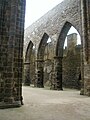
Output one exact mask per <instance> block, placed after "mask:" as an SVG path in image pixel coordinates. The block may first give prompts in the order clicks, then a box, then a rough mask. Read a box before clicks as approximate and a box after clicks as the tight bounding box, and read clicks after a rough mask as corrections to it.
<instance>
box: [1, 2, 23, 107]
mask: <svg viewBox="0 0 90 120" xmlns="http://www.w3.org/2000/svg"><path fill="white" fill-rule="evenodd" d="M0 6H2V7H0V23H1V25H0V49H1V50H0V108H9V107H19V106H21V104H22V74H23V37H24V15H25V0H21V1H18V0H15V1H14V0H2V1H0Z"/></svg>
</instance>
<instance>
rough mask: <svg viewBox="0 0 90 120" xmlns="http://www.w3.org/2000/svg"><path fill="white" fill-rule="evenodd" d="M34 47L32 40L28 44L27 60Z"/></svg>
mask: <svg viewBox="0 0 90 120" xmlns="http://www.w3.org/2000/svg"><path fill="white" fill-rule="evenodd" d="M32 48H33V42H32V41H30V42H29V44H28V47H27V50H26V54H25V62H26V61H29V60H30V56H31V53H32Z"/></svg>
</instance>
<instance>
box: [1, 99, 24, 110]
mask: <svg viewBox="0 0 90 120" xmlns="http://www.w3.org/2000/svg"><path fill="white" fill-rule="evenodd" d="M21 106H22V105H21V101H15V102H14V103H12V104H9V103H5V102H0V109H6V108H16V107H21Z"/></svg>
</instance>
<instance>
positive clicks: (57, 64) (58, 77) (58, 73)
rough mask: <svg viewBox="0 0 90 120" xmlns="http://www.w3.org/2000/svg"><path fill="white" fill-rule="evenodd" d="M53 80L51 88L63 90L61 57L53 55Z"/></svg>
mask: <svg viewBox="0 0 90 120" xmlns="http://www.w3.org/2000/svg"><path fill="white" fill-rule="evenodd" d="M54 77H55V78H54V81H53V83H52V84H53V86H52V87H53V89H55V90H63V89H62V57H59V56H55V57H54Z"/></svg>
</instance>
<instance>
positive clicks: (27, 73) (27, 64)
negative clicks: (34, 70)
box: [24, 62, 31, 86]
mask: <svg viewBox="0 0 90 120" xmlns="http://www.w3.org/2000/svg"><path fill="white" fill-rule="evenodd" d="M30 82H31V80H30V62H25V63H24V85H26V86H30Z"/></svg>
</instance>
